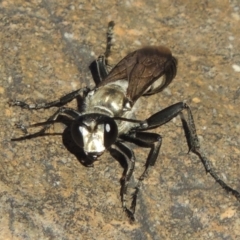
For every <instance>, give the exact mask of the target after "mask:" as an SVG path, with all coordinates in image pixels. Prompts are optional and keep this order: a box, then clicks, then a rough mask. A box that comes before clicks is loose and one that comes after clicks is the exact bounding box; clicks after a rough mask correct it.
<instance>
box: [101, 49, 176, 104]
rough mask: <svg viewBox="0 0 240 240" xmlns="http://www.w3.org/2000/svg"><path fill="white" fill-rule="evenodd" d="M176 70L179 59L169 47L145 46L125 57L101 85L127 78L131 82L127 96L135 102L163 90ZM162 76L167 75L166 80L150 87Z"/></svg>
mask: <svg viewBox="0 0 240 240" xmlns="http://www.w3.org/2000/svg"><path fill="white" fill-rule="evenodd" d="M176 72H177V60H176V59H175V58H174V57H173V56H172V54H171V51H170V50H169V49H168V48H165V47H144V48H142V49H139V50H137V51H135V52H132V53H130V54H128V55H127V56H126V57H125V58H123V59H122V60H121V61H120V62H119V63H118V64H117V65H116V66H115V67H114V68H113V69H112V70H111V71H110V73H109V74H108V76H107V77H106V78H105V79H104V80H103V81H102V82H101V83H100V84H99V86H101V85H106V84H108V83H110V82H115V81H117V80H119V79H126V80H127V81H128V82H129V84H128V88H127V98H128V99H129V100H130V101H131V102H132V103H134V102H135V101H136V100H137V99H138V98H139V97H141V96H142V95H149V94H154V93H157V92H160V91H162V90H163V89H164V88H165V87H167V86H168V84H169V83H171V81H172V80H173V78H174V77H175V75H176ZM161 76H164V77H165V78H164V80H163V81H162V82H161V84H160V85H159V86H157V87H155V88H154V89H152V90H151V89H150V88H149V87H150V86H151V85H152V84H153V83H154V82H155V81H156V80H157V79H159V78H160V77H161ZM148 88H149V90H148Z"/></svg>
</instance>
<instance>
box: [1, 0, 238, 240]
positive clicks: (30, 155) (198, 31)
mask: <svg viewBox="0 0 240 240" xmlns="http://www.w3.org/2000/svg"><path fill="white" fill-rule="evenodd" d="M0 18H1V20H0V29H1V31H0V83H1V84H0V98H1V100H0V109H1V111H0V126H1V132H0V135H1V142H0V148H1V151H0V156H1V157H0V161H1V168H0V239H4V240H5V239H14V240H15V239H98V240H99V239H121V240H123V239H156V240H157V239H174V240H175V239H194V240H197V239H204V240H207V239H214V240H220V239H225V240H226V239H227V240H234V239H240V203H239V202H238V201H237V200H236V199H235V198H234V197H233V196H232V195H230V194H227V193H226V192H225V191H224V190H223V189H221V187H220V186H219V185H218V184H217V183H215V182H214V180H213V179H212V178H211V176H209V175H206V174H205V171H204V168H203V166H202V164H201V162H200V161H199V159H198V158H197V157H196V156H195V155H192V154H187V152H188V148H187V144H186V141H185V137H184V133H183V130H182V128H181V122H180V121H179V119H178V118H176V119H174V121H172V122H170V123H169V124H167V125H165V126H163V127H161V128H159V129H156V130H154V131H155V132H158V133H160V134H161V135H162V136H163V144H162V148H161V153H160V155H159V159H158V161H157V162H156V165H155V166H154V167H153V168H152V169H151V171H150V174H149V176H148V178H147V179H146V180H145V181H144V184H143V187H142V190H141V192H140V194H139V198H138V203H137V209H136V222H135V223H134V224H130V223H129V222H128V219H127V217H126V215H125V214H124V212H123V211H122V208H121V200H120V196H119V190H120V182H119V180H120V178H121V175H122V172H123V169H122V167H121V166H120V164H119V163H118V162H117V161H115V160H114V159H113V158H112V157H111V156H110V154H109V153H107V152H106V153H105V154H104V155H103V156H102V157H101V160H100V161H98V162H96V164H95V165H94V168H89V167H85V166H83V165H82V164H81V163H80V162H79V159H78V158H77V157H76V155H75V154H73V153H72V152H71V151H69V149H68V148H67V147H66V145H67V144H66V142H64V138H63V137H61V134H59V135H54V136H53V135H52V136H45V137H39V138H35V139H31V140H25V141H21V142H11V141H10V139H11V138H12V137H16V136H20V135H21V134H22V133H21V131H20V130H18V129H16V128H15V126H14V125H15V123H17V122H23V123H25V124H30V123H35V122H39V121H44V120H46V119H47V118H48V117H49V116H50V115H51V114H52V113H53V112H54V109H49V110H45V111H44V110H40V111H27V110H21V109H20V108H17V107H15V108H13V107H9V105H8V101H9V99H15V98H16V99H19V100H26V101H28V102H46V101H51V100H55V99H58V98H59V97H60V96H62V95H64V94H65V93H68V92H71V91H72V90H75V89H77V88H79V87H83V86H94V84H93V80H92V78H91V75H90V72H89V70H88V66H89V64H90V63H91V61H92V60H94V59H95V58H96V57H97V56H98V55H100V54H102V53H103V52H104V50H105V36H106V35H105V34H106V27H107V23H108V22H109V21H110V20H114V21H115V23H116V27H115V37H114V41H115V45H114V47H113V52H112V56H111V58H110V61H111V63H112V64H115V63H117V62H118V61H119V60H120V59H121V58H123V57H124V56H125V55H126V54H127V53H129V52H131V51H133V50H135V49H137V48H140V47H141V46H144V45H165V46H168V47H169V48H170V49H171V50H172V52H173V54H174V56H176V57H177V58H178V62H179V66H178V73H177V77H176V78H175V80H174V81H173V83H172V84H171V85H170V86H169V87H168V88H167V89H166V90H164V91H163V92H162V93H160V94H158V95H156V96H151V97H147V98H144V108H141V109H139V112H138V118H139V119H144V118H146V116H149V115H150V114H152V113H154V112H156V111H158V110H159V109H162V108H164V107H166V106H169V105H171V104H173V103H176V102H178V101H187V102H188V104H189V105H190V106H191V108H192V111H193V114H194V118H195V121H196V126H197V131H198V134H199V138H200V140H201V144H202V148H203V149H204V151H205V153H206V155H207V156H208V157H209V159H210V160H211V162H212V164H213V166H214V168H215V169H216V171H217V172H218V173H219V175H220V176H221V177H222V179H224V181H226V182H227V183H228V184H229V185H230V186H232V187H233V188H235V189H237V190H238V191H240V177H239V172H240V161H239V159H240V150H239V149H240V148H239V146H240V137H239V136H240V121H239V115H240V114H239V113H240V112H239V109H240V107H239V106H240V73H239V71H240V70H239V69H240V54H239V49H240V28H239V26H240V5H239V1H238V0H232V1H227V0H212V1H207V0H201V1H196V0H191V1H190V0H179V1H167V0H150V1H142V0H140V1H130V0H129V1H115V0H112V1H77V0H75V1H67V0H61V1H56V0H55V1H54V0H53V1H40V0H33V1H23V0H17V1H16V0H15V1H11V0H9V1H1V3H0ZM72 104H73V105H71V106H75V105H76V104H75V102H74V101H73V103H72ZM74 104H75V105H74ZM34 130H36V129H32V131H34ZM63 131H64V126H63V125H62V124H55V125H54V128H52V129H51V130H50V133H54V132H58V133H62V132H63ZM134 150H135V152H136V156H137V164H136V173H135V178H137V177H138V176H139V174H140V173H141V171H142V169H143V165H144V161H145V158H146V155H147V152H148V150H147V149H141V148H140V149H139V148H137V147H136V148H135V147H134Z"/></svg>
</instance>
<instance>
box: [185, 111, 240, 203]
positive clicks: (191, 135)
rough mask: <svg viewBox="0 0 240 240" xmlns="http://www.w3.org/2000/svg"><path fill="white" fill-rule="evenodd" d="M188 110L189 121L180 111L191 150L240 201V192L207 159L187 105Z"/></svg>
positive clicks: (217, 180)
mask: <svg viewBox="0 0 240 240" xmlns="http://www.w3.org/2000/svg"><path fill="white" fill-rule="evenodd" d="M187 111H188V121H187V120H186V119H185V117H184V115H183V114H182V113H180V117H181V121H182V124H183V128H184V131H185V135H186V137H187V139H188V140H187V141H188V146H189V150H190V151H191V152H193V153H195V154H196V155H197V156H198V157H199V158H200V160H201V161H202V163H203V166H204V168H205V170H206V172H207V173H209V174H210V175H211V176H212V177H213V178H214V179H215V181H216V182H217V183H219V184H220V186H221V187H222V188H223V189H225V190H226V191H227V192H230V193H231V194H233V195H234V196H235V197H236V198H237V200H238V201H240V193H239V192H238V191H236V190H235V189H233V188H231V187H229V186H228V185H227V184H226V183H225V182H224V181H223V180H222V179H220V177H219V176H218V174H217V173H216V172H215V171H214V170H213V168H212V166H211V162H210V161H209V160H208V159H207V157H206V156H205V153H204V152H203V151H202V150H201V148H200V144H199V140H198V136H197V132H196V127H195V124H194V120H193V116H192V112H191V110H190V108H189V107H187Z"/></svg>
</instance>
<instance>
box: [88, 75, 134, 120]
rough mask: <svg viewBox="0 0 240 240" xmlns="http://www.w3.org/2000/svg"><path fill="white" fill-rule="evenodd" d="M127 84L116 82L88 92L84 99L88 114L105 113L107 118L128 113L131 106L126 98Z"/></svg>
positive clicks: (122, 81) (121, 81)
mask: <svg viewBox="0 0 240 240" xmlns="http://www.w3.org/2000/svg"><path fill="white" fill-rule="evenodd" d="M126 88H127V82H126V81H125V80H118V81H117V83H116V82H115V83H113V84H108V85H106V86H104V87H101V88H98V89H96V90H94V91H93V92H90V93H89V94H88V96H87V98H86V109H87V110H88V111H90V112H98V113H105V114H107V115H109V116H121V115H122V114H123V112H125V111H130V110H131V106H130V104H126V103H127V98H126Z"/></svg>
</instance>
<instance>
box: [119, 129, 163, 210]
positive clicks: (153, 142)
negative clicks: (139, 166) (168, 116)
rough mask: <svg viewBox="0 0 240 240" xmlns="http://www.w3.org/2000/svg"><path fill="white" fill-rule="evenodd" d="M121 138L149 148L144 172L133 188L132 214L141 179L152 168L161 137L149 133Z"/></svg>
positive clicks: (135, 133) (134, 133)
mask: <svg viewBox="0 0 240 240" xmlns="http://www.w3.org/2000/svg"><path fill="white" fill-rule="evenodd" d="M121 138H122V139H123V140H125V141H128V142H132V143H134V144H136V145H138V146H140V147H145V148H151V150H150V152H149V154H148V157H147V160H146V163H145V170H144V172H143V173H142V174H141V176H140V177H139V180H138V183H137V185H136V187H135V191H134V193H133V195H132V198H133V199H132V204H131V208H130V209H131V211H132V212H133V213H134V212H135V208H136V203H137V195H138V192H139V189H140V188H141V184H142V181H143V179H144V178H145V177H146V176H147V174H148V170H149V167H150V166H154V164H155V162H156V160H157V157H158V154H159V151H160V148H161V144H162V137H161V136H160V135H159V134H157V133H150V132H137V131H136V132H131V133H130V134H129V135H127V134H126V135H123V136H121Z"/></svg>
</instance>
